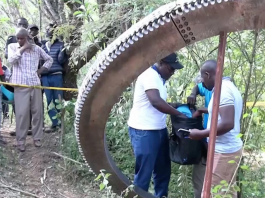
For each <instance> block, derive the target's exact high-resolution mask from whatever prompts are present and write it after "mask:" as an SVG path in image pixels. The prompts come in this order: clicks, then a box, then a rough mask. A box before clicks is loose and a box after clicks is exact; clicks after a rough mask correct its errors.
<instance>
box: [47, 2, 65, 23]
mask: <svg viewBox="0 0 265 198" xmlns="http://www.w3.org/2000/svg"><path fill="white" fill-rule="evenodd" d="M43 2H44V4H45V5H46V7H47V8H48V10H49V12H50V13H51V15H52V17H53V18H54V20H55V22H57V23H58V24H61V22H60V17H59V15H58V14H57V13H56V12H55V10H54V9H53V7H52V4H51V2H50V0H43Z"/></svg>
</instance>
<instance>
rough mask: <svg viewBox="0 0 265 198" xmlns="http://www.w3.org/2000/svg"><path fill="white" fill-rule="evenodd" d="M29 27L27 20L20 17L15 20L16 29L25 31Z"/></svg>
mask: <svg viewBox="0 0 265 198" xmlns="http://www.w3.org/2000/svg"><path fill="white" fill-rule="evenodd" d="M28 26H29V23H28V20H27V19H26V18H24V17H20V18H19V19H18V20H17V27H18V28H25V29H27V28H28Z"/></svg>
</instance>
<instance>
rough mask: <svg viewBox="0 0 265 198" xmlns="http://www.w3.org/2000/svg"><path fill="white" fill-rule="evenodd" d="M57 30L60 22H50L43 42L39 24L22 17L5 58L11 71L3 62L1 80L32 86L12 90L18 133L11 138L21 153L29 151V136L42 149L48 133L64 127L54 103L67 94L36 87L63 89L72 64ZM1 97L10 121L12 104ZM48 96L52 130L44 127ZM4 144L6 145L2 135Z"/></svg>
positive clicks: (16, 131)
mask: <svg viewBox="0 0 265 198" xmlns="http://www.w3.org/2000/svg"><path fill="white" fill-rule="evenodd" d="M56 28H57V24H56V23H50V24H49V25H48V26H47V27H46V29H45V30H46V37H47V40H40V39H39V27H38V26H37V25H35V24H32V25H29V23H28V20H27V19H26V18H19V19H18V21H17V27H16V34H15V35H12V36H9V37H8V39H7V42H6V46H5V58H6V60H7V62H8V65H9V68H8V67H7V66H5V65H2V63H1V68H0V76H1V81H3V82H5V81H6V82H9V83H12V84H17V85H27V86H28V87H20V86H14V87H13V90H12V92H13V95H14V100H13V101H11V104H12V106H13V110H14V114H15V119H16V130H15V132H12V133H10V135H15V136H16V140H17V149H18V150H19V151H21V152H24V151H25V149H26V147H25V141H26V137H27V135H32V138H33V143H34V145H35V146H36V147H40V146H41V145H42V144H41V140H42V137H43V133H44V132H55V131H57V129H58V128H60V122H58V119H56V116H57V113H59V112H60V110H59V109H57V108H56V105H53V106H52V105H51V103H53V104H56V101H57V100H58V99H62V98H63V91H60V90H51V89H44V90H43V89H36V88H33V87H34V86H41V85H42V86H45V87H63V73H64V65H65V64H66V63H67V61H68V56H67V54H66V51H65V49H64V43H63V42H62V41H60V39H58V38H57V36H56V34H55V30H56ZM0 62H2V61H1V60H0ZM5 88H6V86H5V85H2V87H1V90H2V89H5ZM9 91H10V90H9ZM1 94H3V97H0V100H1V101H0V102H1V103H2V106H1V107H2V112H3V116H4V118H8V117H9V109H8V103H7V102H4V101H2V98H4V94H5V93H4V92H3V93H2V92H1ZM44 94H45V96H46V99H47V107H48V114H49V118H50V120H51V122H52V125H51V126H50V127H48V128H46V127H45V125H44V101H43V95H44ZM9 102H10V101H9ZM51 106H52V107H51ZM1 115H2V114H1ZM0 121H1V119H0ZM0 143H1V144H6V140H5V139H4V138H3V137H2V136H1V134H0Z"/></svg>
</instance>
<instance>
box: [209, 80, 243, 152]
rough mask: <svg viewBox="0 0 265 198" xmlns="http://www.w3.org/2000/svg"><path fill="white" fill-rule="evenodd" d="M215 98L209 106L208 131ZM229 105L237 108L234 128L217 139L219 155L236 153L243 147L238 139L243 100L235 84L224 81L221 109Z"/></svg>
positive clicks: (216, 145)
mask: <svg viewBox="0 0 265 198" xmlns="http://www.w3.org/2000/svg"><path fill="white" fill-rule="evenodd" d="M213 96H214V93H213ZM213 96H212V98H211V100H210V103H209V106H208V112H209V117H208V123H207V129H209V128H210V125H211V118H212V107H213ZM227 105H234V108H235V116H234V128H233V129H232V130H231V131H229V132H227V133H225V134H224V135H221V136H217V137H216V144H215V152H217V153H234V152H237V151H238V150H239V149H241V147H242V145H243V142H242V140H241V138H239V137H237V135H238V134H239V133H240V118H241V114H242V108H243V100H242V97H241V94H240V92H239V90H238V89H237V87H236V86H235V85H234V83H233V82H231V81H230V80H229V79H224V80H223V81H222V87H221V96H220V104H219V108H222V107H224V106H227ZM220 121H221V117H220V114H218V123H219V122H220ZM208 140H209V138H208Z"/></svg>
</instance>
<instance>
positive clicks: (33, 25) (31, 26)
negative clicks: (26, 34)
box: [28, 24, 39, 30]
mask: <svg viewBox="0 0 265 198" xmlns="http://www.w3.org/2000/svg"><path fill="white" fill-rule="evenodd" d="M31 28H37V29H38V30H39V27H38V26H37V25H36V24H32V25H29V27H28V29H31Z"/></svg>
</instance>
